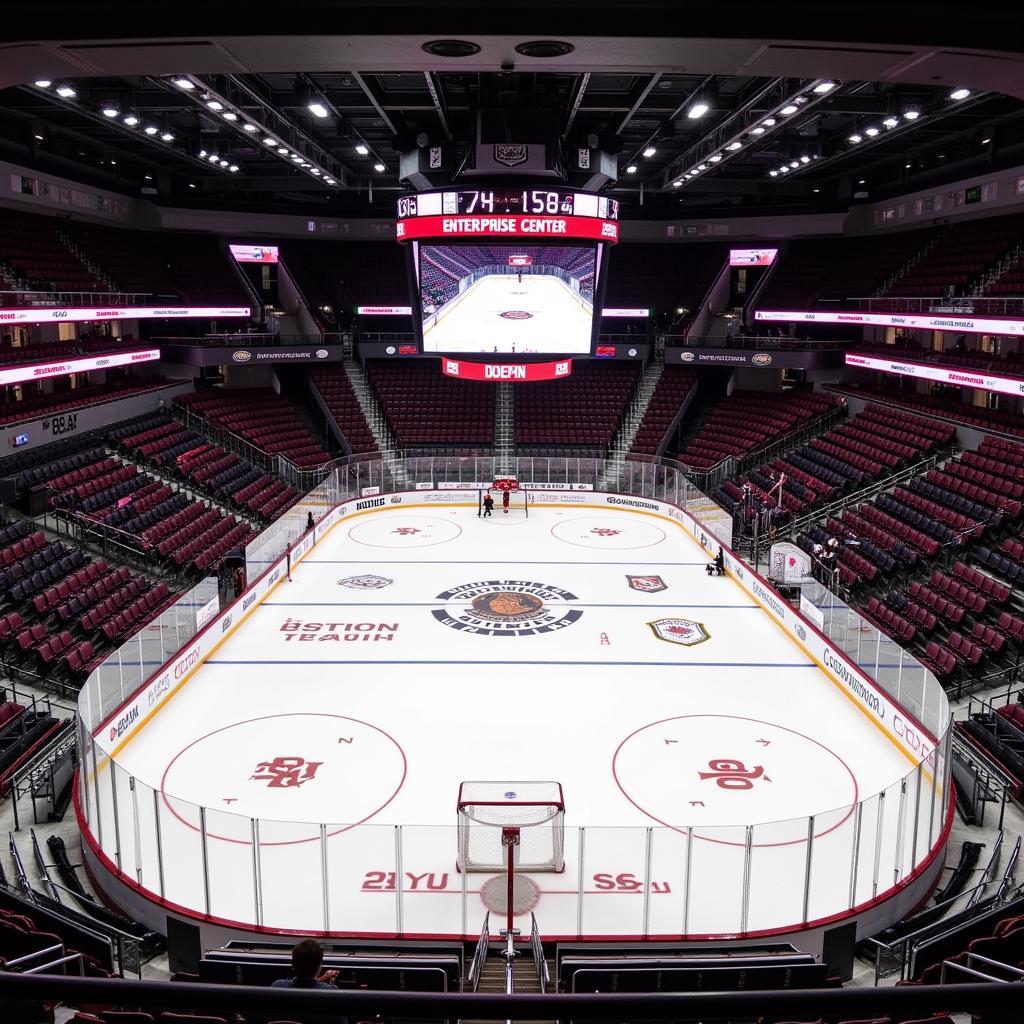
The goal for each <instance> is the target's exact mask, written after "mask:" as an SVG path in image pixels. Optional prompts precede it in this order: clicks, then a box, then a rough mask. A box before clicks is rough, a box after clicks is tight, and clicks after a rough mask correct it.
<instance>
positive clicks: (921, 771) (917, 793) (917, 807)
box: [910, 761, 924, 871]
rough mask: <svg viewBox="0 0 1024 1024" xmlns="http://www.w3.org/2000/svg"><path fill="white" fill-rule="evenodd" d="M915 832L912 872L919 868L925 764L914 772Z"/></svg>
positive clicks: (920, 765) (911, 848)
mask: <svg viewBox="0 0 1024 1024" xmlns="http://www.w3.org/2000/svg"><path fill="white" fill-rule="evenodd" d="M914 775H915V777H916V778H915V782H914V832H913V842H912V843H911V846H910V870H911V871H913V870H914V868H916V867H917V830H918V829H919V828H920V827H921V776H922V775H924V762H923V761H922V762H921V763H920V764H919V765H918V766H917V771H915V772H914Z"/></svg>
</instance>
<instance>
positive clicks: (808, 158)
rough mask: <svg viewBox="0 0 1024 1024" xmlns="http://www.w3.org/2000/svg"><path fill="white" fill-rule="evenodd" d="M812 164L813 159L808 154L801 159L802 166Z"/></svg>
mask: <svg viewBox="0 0 1024 1024" xmlns="http://www.w3.org/2000/svg"><path fill="white" fill-rule="evenodd" d="M810 162H811V158H810V157H809V156H807V154H806V153H805V154H804V155H803V156H802V157H800V163H802V164H809V163H810Z"/></svg>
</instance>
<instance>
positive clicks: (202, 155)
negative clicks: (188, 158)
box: [199, 149, 206, 160]
mask: <svg viewBox="0 0 1024 1024" xmlns="http://www.w3.org/2000/svg"><path fill="white" fill-rule="evenodd" d="M199 159H200V160H205V159H206V150H205V149H201V150H199Z"/></svg>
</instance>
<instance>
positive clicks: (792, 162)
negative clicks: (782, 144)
mask: <svg viewBox="0 0 1024 1024" xmlns="http://www.w3.org/2000/svg"><path fill="white" fill-rule="evenodd" d="M789 166H790V167H792V168H793V170H796V169H797V168H798V167H799V166H800V161H799V160H790V161H789Z"/></svg>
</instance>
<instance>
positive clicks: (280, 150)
mask: <svg viewBox="0 0 1024 1024" xmlns="http://www.w3.org/2000/svg"><path fill="white" fill-rule="evenodd" d="M277 151H278V153H280V154H281V156H287V155H288V147H287V146H278V147H277Z"/></svg>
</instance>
